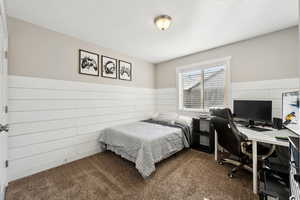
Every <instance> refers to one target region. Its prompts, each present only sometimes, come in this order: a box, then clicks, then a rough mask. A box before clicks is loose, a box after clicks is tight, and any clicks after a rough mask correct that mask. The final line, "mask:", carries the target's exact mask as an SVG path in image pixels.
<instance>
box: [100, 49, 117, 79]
mask: <svg viewBox="0 0 300 200" xmlns="http://www.w3.org/2000/svg"><path fill="white" fill-rule="evenodd" d="M106 61H109V62H110V63H107V62H106ZM107 64H114V65H115V68H114V70H115V71H114V73H113V75H108V74H109V73H107V70H111V69H107ZM117 72H118V60H117V59H115V58H111V57H108V56H104V55H102V56H101V76H102V77H104V78H112V79H117Z"/></svg>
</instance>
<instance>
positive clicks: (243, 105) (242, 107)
mask: <svg viewBox="0 0 300 200" xmlns="http://www.w3.org/2000/svg"><path fill="white" fill-rule="evenodd" d="M233 112H234V114H235V117H236V118H239V119H245V120H252V121H260V122H271V121H272V101H252V100H251V101H250V100H234V101H233Z"/></svg>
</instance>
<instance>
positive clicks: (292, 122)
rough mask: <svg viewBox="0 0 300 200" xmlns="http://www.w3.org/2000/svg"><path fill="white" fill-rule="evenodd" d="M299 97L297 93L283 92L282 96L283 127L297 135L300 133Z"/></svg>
mask: <svg viewBox="0 0 300 200" xmlns="http://www.w3.org/2000/svg"><path fill="white" fill-rule="evenodd" d="M299 95H300V94H299V91H292V92H284V93H283V94H282V119H283V125H284V126H285V127H286V128H288V129H290V130H292V131H294V132H295V133H298V134H299V133H300V124H299V107H300V106H299V104H300V103H299V101H300V100H299Z"/></svg>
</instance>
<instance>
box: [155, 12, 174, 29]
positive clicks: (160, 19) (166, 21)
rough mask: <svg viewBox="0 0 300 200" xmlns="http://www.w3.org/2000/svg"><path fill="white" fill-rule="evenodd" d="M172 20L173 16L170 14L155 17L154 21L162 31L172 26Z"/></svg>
mask: <svg viewBox="0 0 300 200" xmlns="http://www.w3.org/2000/svg"><path fill="white" fill-rule="evenodd" d="M171 21H172V18H171V17H170V16H168V15H159V16H157V17H155V19H154V23H155V24H156V26H157V28H159V29H160V30H162V31H165V30H167V29H168V28H169V27H170V25H171Z"/></svg>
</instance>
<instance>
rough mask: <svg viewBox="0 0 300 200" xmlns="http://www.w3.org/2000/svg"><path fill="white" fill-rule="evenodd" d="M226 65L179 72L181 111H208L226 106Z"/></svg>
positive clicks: (194, 68)
mask: <svg viewBox="0 0 300 200" xmlns="http://www.w3.org/2000/svg"><path fill="white" fill-rule="evenodd" d="M225 68H226V65H225V64H218V65H212V66H207V65H205V67H201V66H200V67H193V68H190V69H184V70H180V71H179V72H178V79H179V80H178V89H179V109H181V110H199V111H202V110H207V109H208V108H209V107H224V105H225V97H224V96H225V83H226V82H225V79H226V78H225V77H226V73H225Z"/></svg>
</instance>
